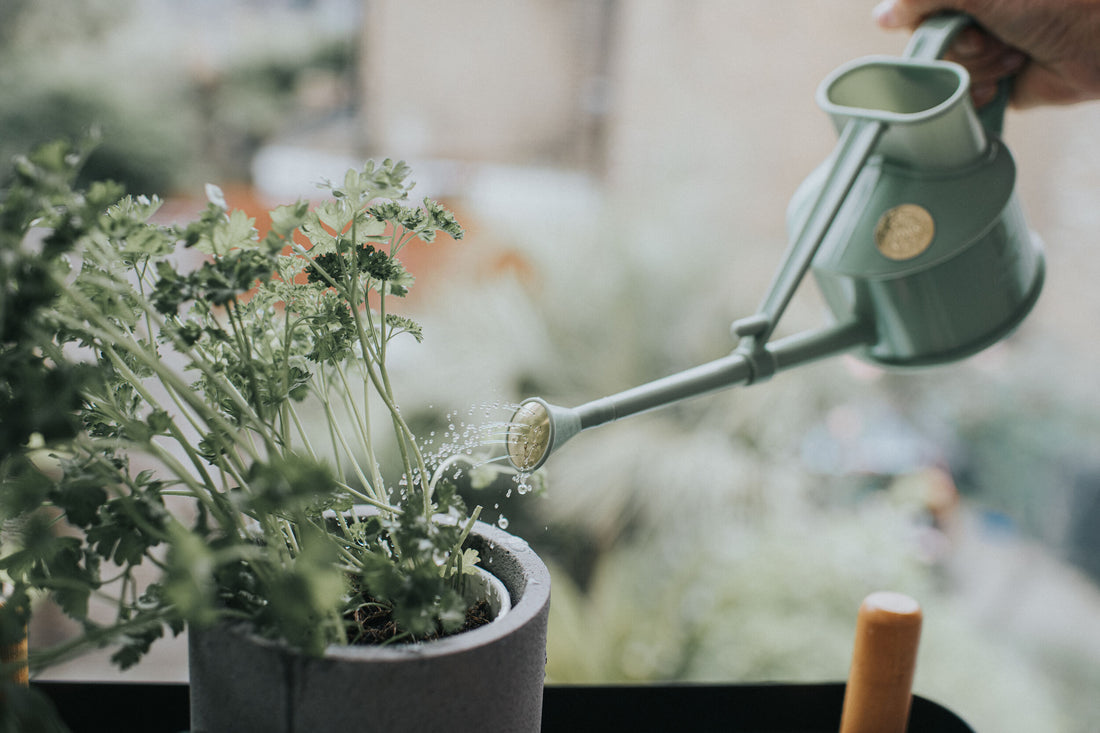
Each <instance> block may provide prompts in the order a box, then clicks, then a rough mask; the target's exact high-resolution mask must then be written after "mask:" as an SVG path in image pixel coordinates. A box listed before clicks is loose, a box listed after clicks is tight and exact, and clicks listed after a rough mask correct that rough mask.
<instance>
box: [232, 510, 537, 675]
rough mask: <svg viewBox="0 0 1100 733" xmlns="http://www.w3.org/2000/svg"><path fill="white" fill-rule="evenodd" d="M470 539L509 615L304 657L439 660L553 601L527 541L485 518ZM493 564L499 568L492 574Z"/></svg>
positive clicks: (267, 642)
mask: <svg viewBox="0 0 1100 733" xmlns="http://www.w3.org/2000/svg"><path fill="white" fill-rule="evenodd" d="M468 542H469V543H470V545H471V546H473V547H474V549H476V550H477V551H478V553H479V554H480V555H481V562H480V563H479V564H478V566H477V567H480V568H482V569H484V570H485V571H486V572H487V573H489V574H490V575H492V576H494V577H496V578H497V579H498V580H500V581H501V582H502V583H503V584H504V587H505V588H506V589H507V590H508V594H509V595H510V596H511V601H512V607H511V608H510V609H509V610H508V612H507V613H504V614H502V615H500V616H498V617H497V618H495V619H493V620H492V621H490V622H489V623H488V624H485V625H484V626H479V627H478V628H476V629H471V630H469V631H463V632H461V633H458V634H452V635H451V636H446V637H443V638H441V639H433V640H430V641H422V642H412V643H406V644H393V645H390V646H376V645H370V646H367V645H357V646H349V645H345V644H332V645H330V646H329V647H327V648H326V649H325V652H324V654H323V655H322V656H321V657H309V656H306V655H302V656H303V658H304V659H306V660H316V661H324V660H331V661H370V662H372V663H379V662H381V663H385V662H407V661H409V660H410V659H421V658H422V659H431V658H438V657H444V656H448V655H451V654H458V653H462V652H467V651H469V650H471V649H476V648H479V647H483V646H487V645H488V644H491V643H493V642H495V641H497V640H499V639H501V638H503V637H506V636H508V635H509V634H511V633H513V632H515V631H516V630H518V629H520V628H522V627H524V626H525V625H527V624H528V623H530V622H531V621H532V620H533V619H534V618H535V617H536V616H538V615H539V614H540V613H541V612H542V611H543V609H544V608H545V607H546V606H547V604H549V602H550V571H549V569H547V567H546V565H545V563H543V561H542V559H541V558H539V556H538V555H537V554H536V553H535V551H534V550H532V549H531V547H530V545H528V544H527V542H526V541H525V540H523V539H521V538H519V537H516V536H515V535H512V534H509V533H508V532H505V531H504V530H502V529H500V528H499V527H496V526H493V525H491V524H487V523H485V522H482V521H477V522H475V523H474V528H473V530H472V531H471V532H470V537H469V540H468ZM494 565H495V566H496V568H495V569H497V570H498V572H494V567H493V566H494ZM502 576H504V577H502ZM223 628H225V629H227V630H229V631H232V632H236V633H241V634H244V635H247V636H249V637H250V638H251V639H252V641H253V642H254V643H257V644H260V645H262V646H268V647H277V648H279V649H282V650H284V651H286V652H290V653H295V654H297V653H298V652H293V651H291V650H290V649H289V647H287V645H286V644H285V643H284V642H281V641H278V640H274V639H268V638H265V637H262V636H259V635H258V634H254V633H252V632H251V631H250V630H249V629H248V628H247V624H246V623H244V622H235V623H229V624H225V625H224V626H223Z"/></svg>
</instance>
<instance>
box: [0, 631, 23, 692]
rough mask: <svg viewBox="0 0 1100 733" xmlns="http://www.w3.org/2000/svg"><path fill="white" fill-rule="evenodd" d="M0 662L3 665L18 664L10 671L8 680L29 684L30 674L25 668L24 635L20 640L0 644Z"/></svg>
mask: <svg viewBox="0 0 1100 733" xmlns="http://www.w3.org/2000/svg"><path fill="white" fill-rule="evenodd" d="M0 663H2V664H4V665H5V666H7V665H8V664H9V663H10V664H16V665H18V666H17V667H15V668H14V669H13V670H12V671H11V676H10V677H9V678H8V679H9V681H11V682H15V683H16V684H20V685H27V684H29V681H30V675H29V673H28V670H27V637H26V636H25V635H24V636H23V639H22V640H21V641H19V642H17V643H15V644H2V645H0Z"/></svg>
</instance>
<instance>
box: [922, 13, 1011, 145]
mask: <svg viewBox="0 0 1100 733" xmlns="http://www.w3.org/2000/svg"><path fill="white" fill-rule="evenodd" d="M972 23H974V19H973V18H971V17H970V16H969V15H965V14H963V13H942V14H940V15H935V16H933V17H931V18H928V19H927V20H925V21H924V22H923V23H921V24H920V26H919V27H918V28H917V29H916V30H915V31H913V35H912V36H911V37H910V39H909V44H908V45H907V46H906V47H905V52H904V53H903V54H902V57H903V58H909V59H923V60H928V61H931V60H934V59H938V58H940V57H942V56H943V54H944V53H945V52H946V51H947V49H948V48H950V46H951V43H952V42H953V41H954V40H955V36H957V35H958V34H959V32H960V31H961V30H962V29H964V28H966V27H967V26H968V25H971V24H972ZM1011 94H1012V79H1011V77H1006V78H1004V79H1001V81H1000V82H999V83H998V85H997V95H996V96H995V97H994V98H993V100H992V101H991V102H989V103H988V104H986V105H985V106H984V107H982V108H981V109H980V110H978V118H979V119H980V120H981V121H982V125H983V126H984V127H985V129H986V130H987V131H988V132H990V133H992V134H994V135H996V136H998V137H1000V135H1001V131H1002V130H1003V129H1004V119H1005V111H1006V110H1007V109H1008V99H1009V97H1010V96H1011Z"/></svg>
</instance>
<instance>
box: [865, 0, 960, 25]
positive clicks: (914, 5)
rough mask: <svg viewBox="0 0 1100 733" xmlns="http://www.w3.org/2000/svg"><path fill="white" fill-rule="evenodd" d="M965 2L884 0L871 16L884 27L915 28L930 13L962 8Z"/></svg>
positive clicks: (946, 0) (947, 0)
mask: <svg viewBox="0 0 1100 733" xmlns="http://www.w3.org/2000/svg"><path fill="white" fill-rule="evenodd" d="M964 4H965V3H963V2H950V1H949V0H882V2H880V3H879V4H878V5H876V6H875V9H874V10H872V11H871V16H872V17H873V18H874V19H875V22H876V23H878V24H879V26H880V27H882V28H886V29H892V28H914V27H916V26H917V24H919V23H920V22H921V20H923V19H924V18H925V17H926V16H928V15H932V14H933V13H935V12H937V11H940V10H949V9H950V10H962V9H963V8H962V6H963V5H964Z"/></svg>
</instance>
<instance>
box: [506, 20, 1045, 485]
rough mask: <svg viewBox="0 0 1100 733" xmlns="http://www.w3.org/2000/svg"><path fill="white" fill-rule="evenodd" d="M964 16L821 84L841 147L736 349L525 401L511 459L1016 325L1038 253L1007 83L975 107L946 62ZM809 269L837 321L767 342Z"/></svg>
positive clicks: (1036, 279)
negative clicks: (624, 380)
mask: <svg viewBox="0 0 1100 733" xmlns="http://www.w3.org/2000/svg"><path fill="white" fill-rule="evenodd" d="M970 22H971V20H970V18H969V17H967V16H965V15H960V14H945V15H940V16H936V17H933V18H930V19H928V20H926V21H925V22H924V23H923V24H922V25H921V26H920V27H919V28H918V29H917V30H916V31H915V32H914V34H913V36H912V38H911V40H910V42H909V44H908V46H907V47H906V49H905V52H904V53H903V55H902V56H901V57H887V56H873V57H867V58H863V59H857V60H855V61H852V62H849V63H847V64H845V65H843V66H841V67H840V68H838V69H836V70H835V71H834V72H833V73H832V74H830V75H829V76H828V77H826V79H825V80H824V81H823V82H822V83H821V85H820V86H819V88H818V91H817V103H818V105H819V106H820V107H821V108H822V110H824V111H825V112H826V113H827V114H828V115H829V117H830V118H831V119H832V121H833V124H834V125H835V127H836V129H837V132H838V141H837V144H836V147H835V149H834V150H833V152H832V154H831V155H830V157H829V158H828V159H827V160H826V161H825V162H824V163H823V164H822V165H821V166H820V167H819V168H818V169H817V170H815V171H814V172H813V173H812V174H811V175H810V176H809V177H808V178H807V179H806V180H805V181H804V182H803V183H802V185H801V186H800V187H799V188H798V189H797V191H796V192H795V195H794V196H793V197H792V199H791V202H790V205H789V207H788V212H787V226H788V231H789V234H790V237H791V241H790V245H789V247H788V249H787V251H786V253H785V255H784V258H783V261H782V263H781V265H780V267H779V269H778V271H777V272H776V274H775V276H774V278H773V279H772V282H771V284H770V286H769V289H768V291H767V293H766V295H765V297H764V299H763V301H762V303H761V305H760V307H759V309H758V310H757V312H756V313H755V314H753V315H751V316H749V317H747V318H742V319H740V320H737V321H735V322H734V323H733V325H732V327H731V331H732V334H733V336H734V337H735V339H737V344H736V347H735V349H734V350H733V352H732V353H731V354H729V355H728V356H725V357H723V358H720V359H717V360H715V361H712V362H709V363H706V364H703V365H701V366H697V367H695V368H693V369H689V370H687V371H684V372H680V373H678V374H674V375H672V376H668V377H665V378H663V379H659V380H657V381H655V382H650V383H648V384H644V385H641V386H639V387H635V388H632V389H628V390H626V391H624V392H620V393H618V394H615V395H611V396H609V397H603V398H600V399H597V400H593V401H592V402H588V403H586V404H584V405H581V406H579V407H576V408H565V407H559V406H556V405H551V404H549V403H547V402H546V401H545V400H542V399H540V398H531V399H528V400H526V401H525V402H523V403H522V404H521V405H520V407H519V408H518V409H517V410H516V412H515V414H514V415H513V417H512V420H511V422H510V425H509V429H508V438H507V449H508V457H509V460H510V461H511V463H512V464H513V465H514V466H515V467H516V468H517V469H519V470H521V471H532V470H535V469H536V468H538V467H540V466H541V465H542V464H543V463H544V462H545V460H546V458H547V457H548V456H549V455H550V454H551V453H552V452H553V451H554V450H556V449H557V448H559V447H561V445H562V444H563V443H565V441H567V440H568V439H569V438H571V437H572V436H574V435H576V434H577V433H579V432H580V431H582V430H586V429H588V428H592V427H596V426H598V425H602V424H604V423H607V422H611V421H613V420H617V419H620V418H623V417H627V416H629V415H633V414H636V413H639V412H643V411H646V410H650V409H654V408H657V407H662V406H665V405H668V404H671V403H673V402H677V401H679V400H682V399H686V398H688V397H694V396H697V395H701V394H704V393H707V392H711V391H714V390H717V389H722V388H725V387H729V386H733V385H736V384H753V383H755V382H760V381H763V380H766V379H768V378H769V377H771V376H772V375H774V374H775V373H776V372H779V371H781V370H784V369H789V368H791V367H794V366H798V365H801V364H804V363H807V362H810V361H813V360H817V359H820V358H823V357H827V356H831V355H833V354H839V353H844V352H854V353H855V354H856V355H857V356H859V357H861V358H863V359H865V360H867V361H870V362H872V363H875V364H879V365H882V366H884V367H920V366H929V365H935V364H942V363H946V362H950V361H954V360H957V359H961V358H963V357H966V356H969V355H971V354H974V353H976V352H978V351H980V350H982V349H984V348H985V347H987V346H989V345H991V344H993V343H995V342H996V341H998V340H1000V339H1001V338H1003V337H1004V336H1005V335H1007V334H1008V333H1009V332H1011V331H1012V330H1013V329H1014V328H1015V327H1016V325H1017V324H1018V323H1019V322H1020V321H1021V320H1022V319H1023V318H1024V317H1025V316H1026V315H1027V313H1028V312H1029V311H1030V310H1031V307H1032V305H1034V303H1035V301H1036V300H1037V298H1038V296H1039V291H1040V289H1041V287H1042V281H1043V256H1042V250H1041V245H1040V243H1039V241H1038V240H1037V238H1035V237H1034V236H1032V234H1031V233H1030V231H1029V230H1028V228H1027V225H1026V223H1025V221H1024V217H1023V214H1022V211H1021V209H1020V205H1019V202H1018V201H1017V199H1016V195H1015V192H1014V184H1015V177H1016V167H1015V164H1014V162H1013V160H1012V156H1011V154H1010V153H1009V151H1008V149H1007V148H1006V147H1005V145H1004V143H1003V142H1002V141H1001V139H1000V133H1001V126H1002V122H1003V119H1004V112H1005V107H1006V105H1007V99H1008V88H1007V85H1006V84H1002V88H1001V89H1000V90H999V95H998V98H997V99H996V100H995V101H994V102H992V103H991V104H990V105H988V106H987V107H985V108H983V110H982V112H981V113H980V114H979V113H978V112H977V111H976V110H975V109H974V106H973V104H972V102H971V99H970V94H969V87H970V79H969V75H968V73H967V72H966V70H965V69H964V68H963V67H961V66H959V65H957V64H954V63H951V62H947V61H943V60H940V57H941V56H942V54H943V52H944V51H945V50H946V49H947V47H948V46H949V45H950V43H951V40H952V39H953V38H954V36H955V35H956V34H957V33H958V32H959V31H960V30H962V29H963V28H964V27H966V25H967V24H969V23H970ZM809 271H812V272H813V275H814V279H815V280H816V281H817V285H818V287H819V289H820V290H821V292H822V294H823V296H824V299H825V302H826V304H827V305H828V308H829V310H830V311H831V316H832V318H831V322H830V323H829V324H828V325H826V326H824V327H822V328H820V329H817V330H812V331H808V332H805V333H800V334H795V335H793V336H788V337H784V338H781V339H776V340H772V339H771V336H772V334H773V332H774V331H775V328H776V325H777V324H778V322H779V319H780V317H781V316H782V314H783V312H784V310H785V309H786V307H787V305H788V303H789V302H790V300H791V298H792V297H793V295H794V293H795V291H796V290H797V288H798V287H799V285H800V284H801V282H802V280H803V278H804V277H805V275H806V273H807V272H809Z"/></svg>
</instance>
